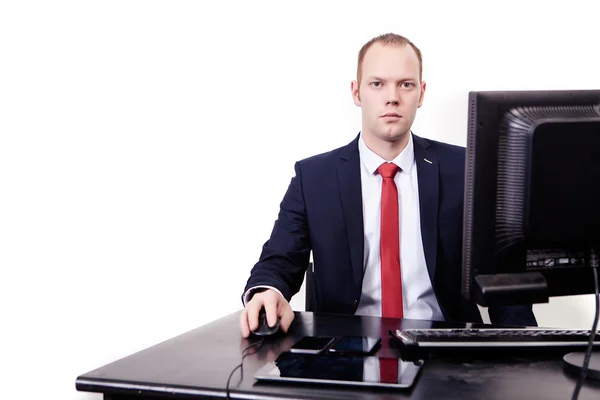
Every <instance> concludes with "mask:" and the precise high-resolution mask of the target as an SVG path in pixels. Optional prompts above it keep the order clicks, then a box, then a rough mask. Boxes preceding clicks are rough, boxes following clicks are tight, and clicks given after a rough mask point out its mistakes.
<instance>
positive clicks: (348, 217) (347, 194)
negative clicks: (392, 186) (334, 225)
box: [337, 137, 364, 291]
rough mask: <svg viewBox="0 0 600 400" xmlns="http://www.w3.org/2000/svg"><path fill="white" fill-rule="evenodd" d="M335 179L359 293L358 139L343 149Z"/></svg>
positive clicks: (361, 252)
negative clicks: (338, 189) (336, 179)
mask: <svg viewBox="0 0 600 400" xmlns="http://www.w3.org/2000/svg"><path fill="white" fill-rule="evenodd" d="M337 178H338V184H339V188H340V197H341V203H342V209H343V212H344V221H345V223H346V235H347V236H348V245H349V246H350V260H351V263H352V274H353V275H354V281H355V283H356V285H357V288H358V290H359V291H360V290H362V280H363V258H364V234H363V232H364V226H363V212H362V191H361V178H360V157H359V153H358V137H357V138H356V139H355V140H353V141H352V142H351V143H350V144H349V145H348V146H346V148H344V149H343V152H342V155H341V156H340V164H339V165H338V167H337Z"/></svg>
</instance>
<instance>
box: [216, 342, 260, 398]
mask: <svg viewBox="0 0 600 400" xmlns="http://www.w3.org/2000/svg"><path fill="white" fill-rule="evenodd" d="M264 341H265V337H264V336H263V337H261V338H260V340H259V341H257V342H254V343H252V344H250V345H249V346H246V347H245V348H244V350H242V361H241V362H240V364H239V365H238V366H236V367H235V368H234V369H233V370H232V371H231V373H230V374H229V378H227V387H226V389H225V390H226V391H227V398H228V399H231V397H230V396H229V381H231V377H232V376H233V373H234V372H235V371H236V370H237V369H238V368H239V369H240V382H238V385H239V384H240V383H241V382H242V380H243V379H244V367H243V364H244V358H246V356H248V355H250V354H256V353H258V351H259V350H260V348H261V347H262V344H263V343H264ZM254 346H256V349H255V351H254V353H250V352H247V353H246V351H248V350H250V349H251V348H253V347H254ZM244 353H246V354H244Z"/></svg>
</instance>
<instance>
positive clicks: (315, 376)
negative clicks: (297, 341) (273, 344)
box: [254, 352, 422, 389]
mask: <svg viewBox="0 0 600 400" xmlns="http://www.w3.org/2000/svg"><path fill="white" fill-rule="evenodd" d="M421 365H422V362H419V363H414V362H410V361H403V360H401V359H399V358H389V357H371V356H339V355H331V354H299V353H291V352H285V353H281V354H280V355H279V357H278V358H277V360H275V361H273V362H270V363H268V364H266V365H265V366H263V367H262V368H261V369H259V370H258V371H257V372H256V374H255V375H254V377H255V378H256V379H257V380H261V381H277V382H305V383H311V384H315V383H321V384H333V385H350V386H367V387H385V388H399V389H405V388H410V387H411V386H412V384H413V382H414V381H415V378H416V377H417V375H418V373H419V370H420V369H421Z"/></svg>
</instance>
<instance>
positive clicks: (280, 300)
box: [240, 289, 294, 338]
mask: <svg viewBox="0 0 600 400" xmlns="http://www.w3.org/2000/svg"><path fill="white" fill-rule="evenodd" d="M263 306H264V307H265V312H266V313H267V323H268V324H269V326H270V327H273V326H275V323H276V322H277V317H281V320H280V321H279V329H280V330H281V331H282V332H284V333H285V332H287V330H288V328H289V327H290V325H291V323H292V321H293V320H294V311H293V310H292V307H291V306H290V303H288V301H287V300H286V299H285V298H284V297H283V296H282V295H280V294H279V293H277V292H276V291H274V290H271V289H267V290H265V291H264V292H260V293H256V294H254V295H253V296H252V299H251V300H250V301H249V302H248V303H246V308H244V309H243V310H242V313H241V314H240V329H241V331H242V337H244V338H247V337H248V336H250V332H252V331H254V330H256V328H258V312H259V311H260V309H261V308H262V307H263Z"/></svg>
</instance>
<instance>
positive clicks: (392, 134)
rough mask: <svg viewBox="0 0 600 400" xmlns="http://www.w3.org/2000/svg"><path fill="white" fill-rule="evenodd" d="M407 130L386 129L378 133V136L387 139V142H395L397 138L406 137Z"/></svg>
mask: <svg viewBox="0 0 600 400" xmlns="http://www.w3.org/2000/svg"><path fill="white" fill-rule="evenodd" d="M407 133H408V132H407V131H400V130H388V131H385V130H384V131H383V132H381V133H380V135H379V137H380V138H382V139H384V140H386V141H388V142H397V141H398V140H402V139H404V138H405V137H406V134H407Z"/></svg>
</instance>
